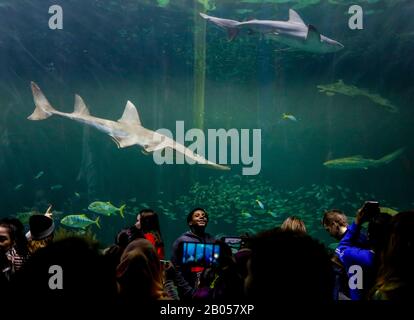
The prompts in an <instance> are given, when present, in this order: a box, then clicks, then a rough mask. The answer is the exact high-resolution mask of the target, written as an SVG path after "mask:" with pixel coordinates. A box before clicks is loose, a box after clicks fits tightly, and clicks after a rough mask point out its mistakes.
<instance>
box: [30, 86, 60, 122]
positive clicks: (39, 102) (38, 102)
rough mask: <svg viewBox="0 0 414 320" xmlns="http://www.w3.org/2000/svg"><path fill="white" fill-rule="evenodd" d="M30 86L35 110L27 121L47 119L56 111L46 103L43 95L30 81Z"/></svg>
mask: <svg viewBox="0 0 414 320" xmlns="http://www.w3.org/2000/svg"><path fill="white" fill-rule="evenodd" d="M30 86H31V88H32V93H33V101H34V103H35V106H36V108H35V110H34V111H33V113H32V114H31V115H30V116H29V117H27V119H29V120H44V119H47V118H49V117H50V116H51V115H52V114H53V113H54V112H55V111H56V110H55V109H54V108H53V107H52V106H51V105H50V103H49V101H47V99H46V97H45V95H44V94H43V92H42V91H41V90H40V88H39V86H38V85H37V84H36V83H34V82H33V81H32V82H31V83H30Z"/></svg>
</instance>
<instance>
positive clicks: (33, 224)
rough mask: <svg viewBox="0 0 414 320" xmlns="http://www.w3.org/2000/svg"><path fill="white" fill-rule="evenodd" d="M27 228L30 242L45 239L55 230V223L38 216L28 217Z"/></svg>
mask: <svg viewBox="0 0 414 320" xmlns="http://www.w3.org/2000/svg"><path fill="white" fill-rule="evenodd" d="M29 226H30V235H31V239H32V240H42V239H45V238H47V237H48V236H50V235H51V234H52V233H53V231H54V230H55V223H54V222H53V220H52V219H50V218H48V217H46V216H44V215H39V214H35V215H33V216H31V217H30V219H29Z"/></svg>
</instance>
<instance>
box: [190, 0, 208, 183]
mask: <svg viewBox="0 0 414 320" xmlns="http://www.w3.org/2000/svg"><path fill="white" fill-rule="evenodd" d="M204 1H206V0H204ZM200 12H203V13H205V12H206V9H205V5H202V4H200V2H199V0H194V17H193V18H194V42H193V45H194V72H193V81H194V92H193V127H194V128H198V129H201V130H204V107H205V105H204V100H205V82H206V23H205V21H204V19H202V18H201V17H200ZM197 180H198V176H197V174H196V171H195V170H194V167H193V168H192V170H190V182H191V183H193V182H194V181H197Z"/></svg>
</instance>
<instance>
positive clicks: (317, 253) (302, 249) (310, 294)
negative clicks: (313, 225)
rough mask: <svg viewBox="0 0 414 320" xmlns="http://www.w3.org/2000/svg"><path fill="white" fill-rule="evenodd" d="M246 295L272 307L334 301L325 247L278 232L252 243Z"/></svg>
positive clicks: (303, 237) (297, 235) (264, 234)
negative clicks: (291, 303)
mask: <svg viewBox="0 0 414 320" xmlns="http://www.w3.org/2000/svg"><path fill="white" fill-rule="evenodd" d="M244 284H245V286H244V287H245V292H246V295H247V297H248V298H249V300H253V301H266V304H268V305H269V306H273V307H275V306H277V305H279V306H281V305H282V303H283V302H287V303H288V302H299V303H300V302H324V301H331V300H332V289H333V275H332V268H331V262H330V258H329V255H328V253H327V252H326V250H325V247H324V246H323V245H322V244H321V243H319V242H318V241H316V240H314V239H312V238H311V237H310V236H309V235H307V234H304V233H298V232H294V231H288V230H281V229H280V228H275V229H272V230H268V231H265V232H262V233H260V234H258V235H257V236H256V237H255V238H254V239H251V256H250V260H249V262H248V275H247V278H246V279H245V283H244Z"/></svg>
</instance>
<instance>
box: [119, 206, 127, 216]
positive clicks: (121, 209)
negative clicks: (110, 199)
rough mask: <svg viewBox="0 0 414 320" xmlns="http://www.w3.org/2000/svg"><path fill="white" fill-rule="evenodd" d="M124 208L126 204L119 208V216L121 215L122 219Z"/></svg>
mask: <svg viewBox="0 0 414 320" xmlns="http://www.w3.org/2000/svg"><path fill="white" fill-rule="evenodd" d="M125 207H126V204H123V205H122V206H121V207H120V208H119V214H120V215H121V217H122V218H125V216H124V209H125Z"/></svg>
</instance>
